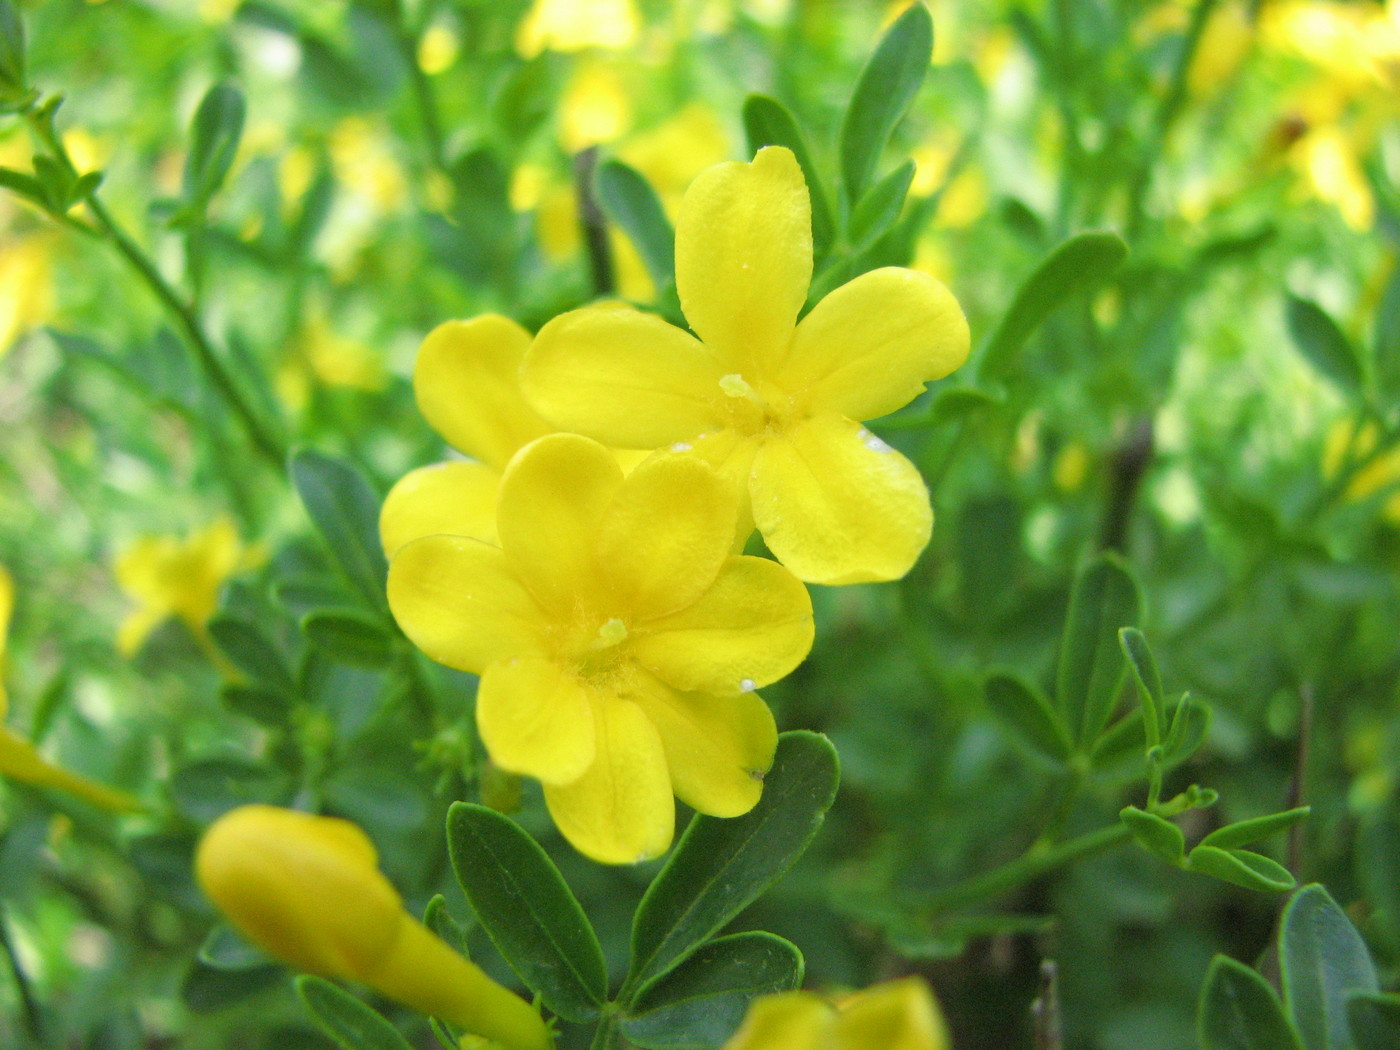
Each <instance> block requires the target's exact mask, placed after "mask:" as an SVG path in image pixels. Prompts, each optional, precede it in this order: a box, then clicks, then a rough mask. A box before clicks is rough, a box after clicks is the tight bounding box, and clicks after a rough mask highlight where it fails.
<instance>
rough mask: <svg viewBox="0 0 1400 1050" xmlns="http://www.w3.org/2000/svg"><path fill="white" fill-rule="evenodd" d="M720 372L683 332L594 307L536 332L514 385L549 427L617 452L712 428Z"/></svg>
mask: <svg viewBox="0 0 1400 1050" xmlns="http://www.w3.org/2000/svg"><path fill="white" fill-rule="evenodd" d="M724 372H725V369H724V368H722V367H721V366H720V364H719V362H718V361H717V360H716V359H715V357H714V354H713V353H711V351H710V350H708V349H707V348H706V347H705V346H703V345H702V344H701V343H699V342H698V341H697V340H696V339H695V337H694V336H692V335H690V333H688V332H685V331H682V330H681V329H679V328H677V327H675V326H674V325H671V324H668V323H667V322H665V321H663V320H662V319H661V318H659V317H654V316H652V315H651V314H644V313H641V312H640V311H638V310H634V309H632V308H631V307H630V306H624V305H622V304H619V303H601V304H598V305H595V306H585V307H584V308H583V309H581V310H573V311H571V312H569V313H566V314H562V315H560V316H559V317H556V318H555V319H554V320H552V321H550V322H549V323H548V324H547V325H545V326H544V327H543V328H542V329H540V333H539V335H537V336H536V337H535V342H534V344H533V345H532V346H531V347H530V352H529V353H528V354H526V355H525V363H524V365H523V366H522V367H521V373H520V381H521V385H522V387H523V389H524V391H525V396H526V397H527V398H529V400H530V404H532V405H533V406H534V407H535V408H536V410H538V411H539V413H540V414H541V415H542V416H544V417H545V418H546V419H548V420H549V421H550V422H552V423H554V424H555V425H556V426H559V427H560V428H562V429H565V430H573V431H576V432H578V433H580V434H587V435H588V436H589V437H593V438H597V439H598V440H599V441H603V442H606V443H607V444H609V445H612V446H614V447H617V448H645V449H653V448H658V447H660V446H661V445H665V444H669V443H670V442H672V441H679V440H681V439H683V438H687V437H690V436H691V435H693V434H699V433H700V432H701V431H704V430H712V429H714V427H715V426H716V424H717V422H718V419H719V417H718V415H717V414H716V413H717V409H716V405H717V403H718V402H719V400H720V399H721V398H722V397H723V394H722V392H721V391H720V388H719V381H720V378H721V376H723V375H724Z"/></svg>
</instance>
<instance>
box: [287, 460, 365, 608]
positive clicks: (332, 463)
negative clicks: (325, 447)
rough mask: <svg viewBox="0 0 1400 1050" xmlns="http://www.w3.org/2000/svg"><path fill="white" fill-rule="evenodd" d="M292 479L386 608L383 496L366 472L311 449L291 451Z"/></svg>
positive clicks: (339, 551) (341, 554)
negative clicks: (381, 540) (381, 536)
mask: <svg viewBox="0 0 1400 1050" xmlns="http://www.w3.org/2000/svg"><path fill="white" fill-rule="evenodd" d="M291 473H292V482H293V484H295V485H296V489H297V494H298V495H300V496H301V501H302V503H303V504H305V506H306V511H307V513H308V514H310V515H311V520H312V521H313V522H315V524H316V528H317V529H318V530H319V531H320V533H321V538H322V539H323V540H325V543H326V547H327V549H328V550H329V551H330V553H331V557H332V558H333V559H334V560H335V562H336V564H337V565H339V566H340V569H341V571H342V572H344V574H345V578H346V579H347V580H349V581H350V583H351V584H353V585H354V586H355V588H356V589H357V590H359V592H360V594H361V595H363V596H364V598H365V599H366V600H367V601H368V602H369V604H370V605H371V607H373V608H376V609H385V608H387V607H388V600H387V598H386V597H385V593H384V586H385V582H386V580H387V579H388V576H389V563H388V562H386V561H385V560H384V551H383V549H382V548H381V547H380V544H379V499H378V498H377V497H376V496H375V494H374V490H373V489H371V488H370V487H369V482H367V481H366V480H365V479H364V476H363V475H362V474H361V473H360V472H359V471H358V470H356V469H355V468H354V467H352V466H351V465H350V464H348V463H345V462H343V461H342V460H338V459H334V458H332V457H330V456H327V455H325V454H324V453H321V452H316V451H314V450H312V449H301V450H299V451H297V452H294V453H293V454H292V459H291Z"/></svg>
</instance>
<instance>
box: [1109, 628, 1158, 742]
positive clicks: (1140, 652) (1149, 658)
mask: <svg viewBox="0 0 1400 1050" xmlns="http://www.w3.org/2000/svg"><path fill="white" fill-rule="evenodd" d="M1118 645H1119V647H1120V648H1121V649H1122V650H1123V655H1124V656H1125V657H1127V658H1128V667H1129V668H1131V669H1132V672H1133V678H1134V679H1135V680H1136V681H1137V687H1138V696H1139V697H1141V698H1142V717H1143V720H1144V721H1145V722H1146V723H1147V724H1148V725H1151V726H1152V727H1154V728H1155V730H1156V732H1154V733H1153V734H1152V737H1153V738H1154V739H1155V740H1156V742H1158V743H1160V742H1161V741H1162V739H1163V738H1164V737H1165V736H1166V735H1167V701H1166V698H1165V697H1164V696H1163V695H1162V676H1161V675H1160V674H1158V673H1157V660H1156V659H1155V658H1154V657H1153V655H1152V649H1151V647H1150V646H1148V644H1147V639H1146V638H1145V637H1143V634H1142V632H1141V631H1139V630H1138V629H1137V628H1136V627H1124V628H1123V629H1122V630H1121V631H1119V632H1118Z"/></svg>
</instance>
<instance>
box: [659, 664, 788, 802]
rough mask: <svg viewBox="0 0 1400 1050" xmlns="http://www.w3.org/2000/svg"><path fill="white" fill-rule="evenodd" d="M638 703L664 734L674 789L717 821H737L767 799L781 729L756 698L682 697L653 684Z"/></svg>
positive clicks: (746, 695)
mask: <svg viewBox="0 0 1400 1050" xmlns="http://www.w3.org/2000/svg"><path fill="white" fill-rule="evenodd" d="M653 683H654V687H653V688H642V689H640V690H639V691H638V693H637V696H636V700H637V703H638V704H640V705H641V708H642V710H643V711H645V712H646V715H647V717H648V718H649V719H651V722H652V724H653V725H654V726H656V731H657V732H658V733H660V734H661V744H662V746H663V747H664V748H665V750H666V765H667V767H668V768H669V769H670V773H671V787H672V789H673V790H674V791H675V793H676V795H677V796H678V797H679V798H680V800H681V801H682V802H684V803H686V804H687V805H688V806H691V807H692V808H693V809H695V810H696V811H697V812H700V813H707V814H709V815H710V816H712V817H737V816H739V815H741V814H743V813H747V812H748V811H749V810H751V809H753V807H754V804H755V803H756V802H758V799H759V796H760V795H762V794H763V774H764V773H766V772H767V771H768V768H769V767H770V766H771V765H772V764H773V752H774V751H775V750H776V749H777V746H778V728H777V726H776V725H775V724H774V722H773V713H772V712H771V711H769V710H768V705H767V704H765V703H764V702H763V699H762V698H761V697H760V696H759V695H758V694H757V693H752V692H750V693H728V694H721V695H713V696H711V695H706V694H703V693H680V692H677V691H676V690H674V689H669V688H667V687H666V686H665V685H663V684H662V683H661V682H659V681H655V680H653Z"/></svg>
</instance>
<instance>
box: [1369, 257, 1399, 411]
mask: <svg viewBox="0 0 1400 1050" xmlns="http://www.w3.org/2000/svg"><path fill="white" fill-rule="evenodd" d="M1374 344H1375V345H1374V348H1373V350H1372V361H1373V363H1374V365H1375V369H1374V370H1375V375H1376V386H1377V388H1378V389H1379V392H1380V395H1381V400H1382V401H1383V402H1384V403H1385V404H1387V405H1394V404H1396V403H1397V402H1400V265H1397V266H1396V267H1395V269H1393V270H1392V271H1391V272H1390V280H1389V281H1387V282H1386V285H1385V292H1384V293H1383V294H1382V295H1381V302H1380V306H1379V307H1377V309H1376V327H1375V335H1374Z"/></svg>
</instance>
